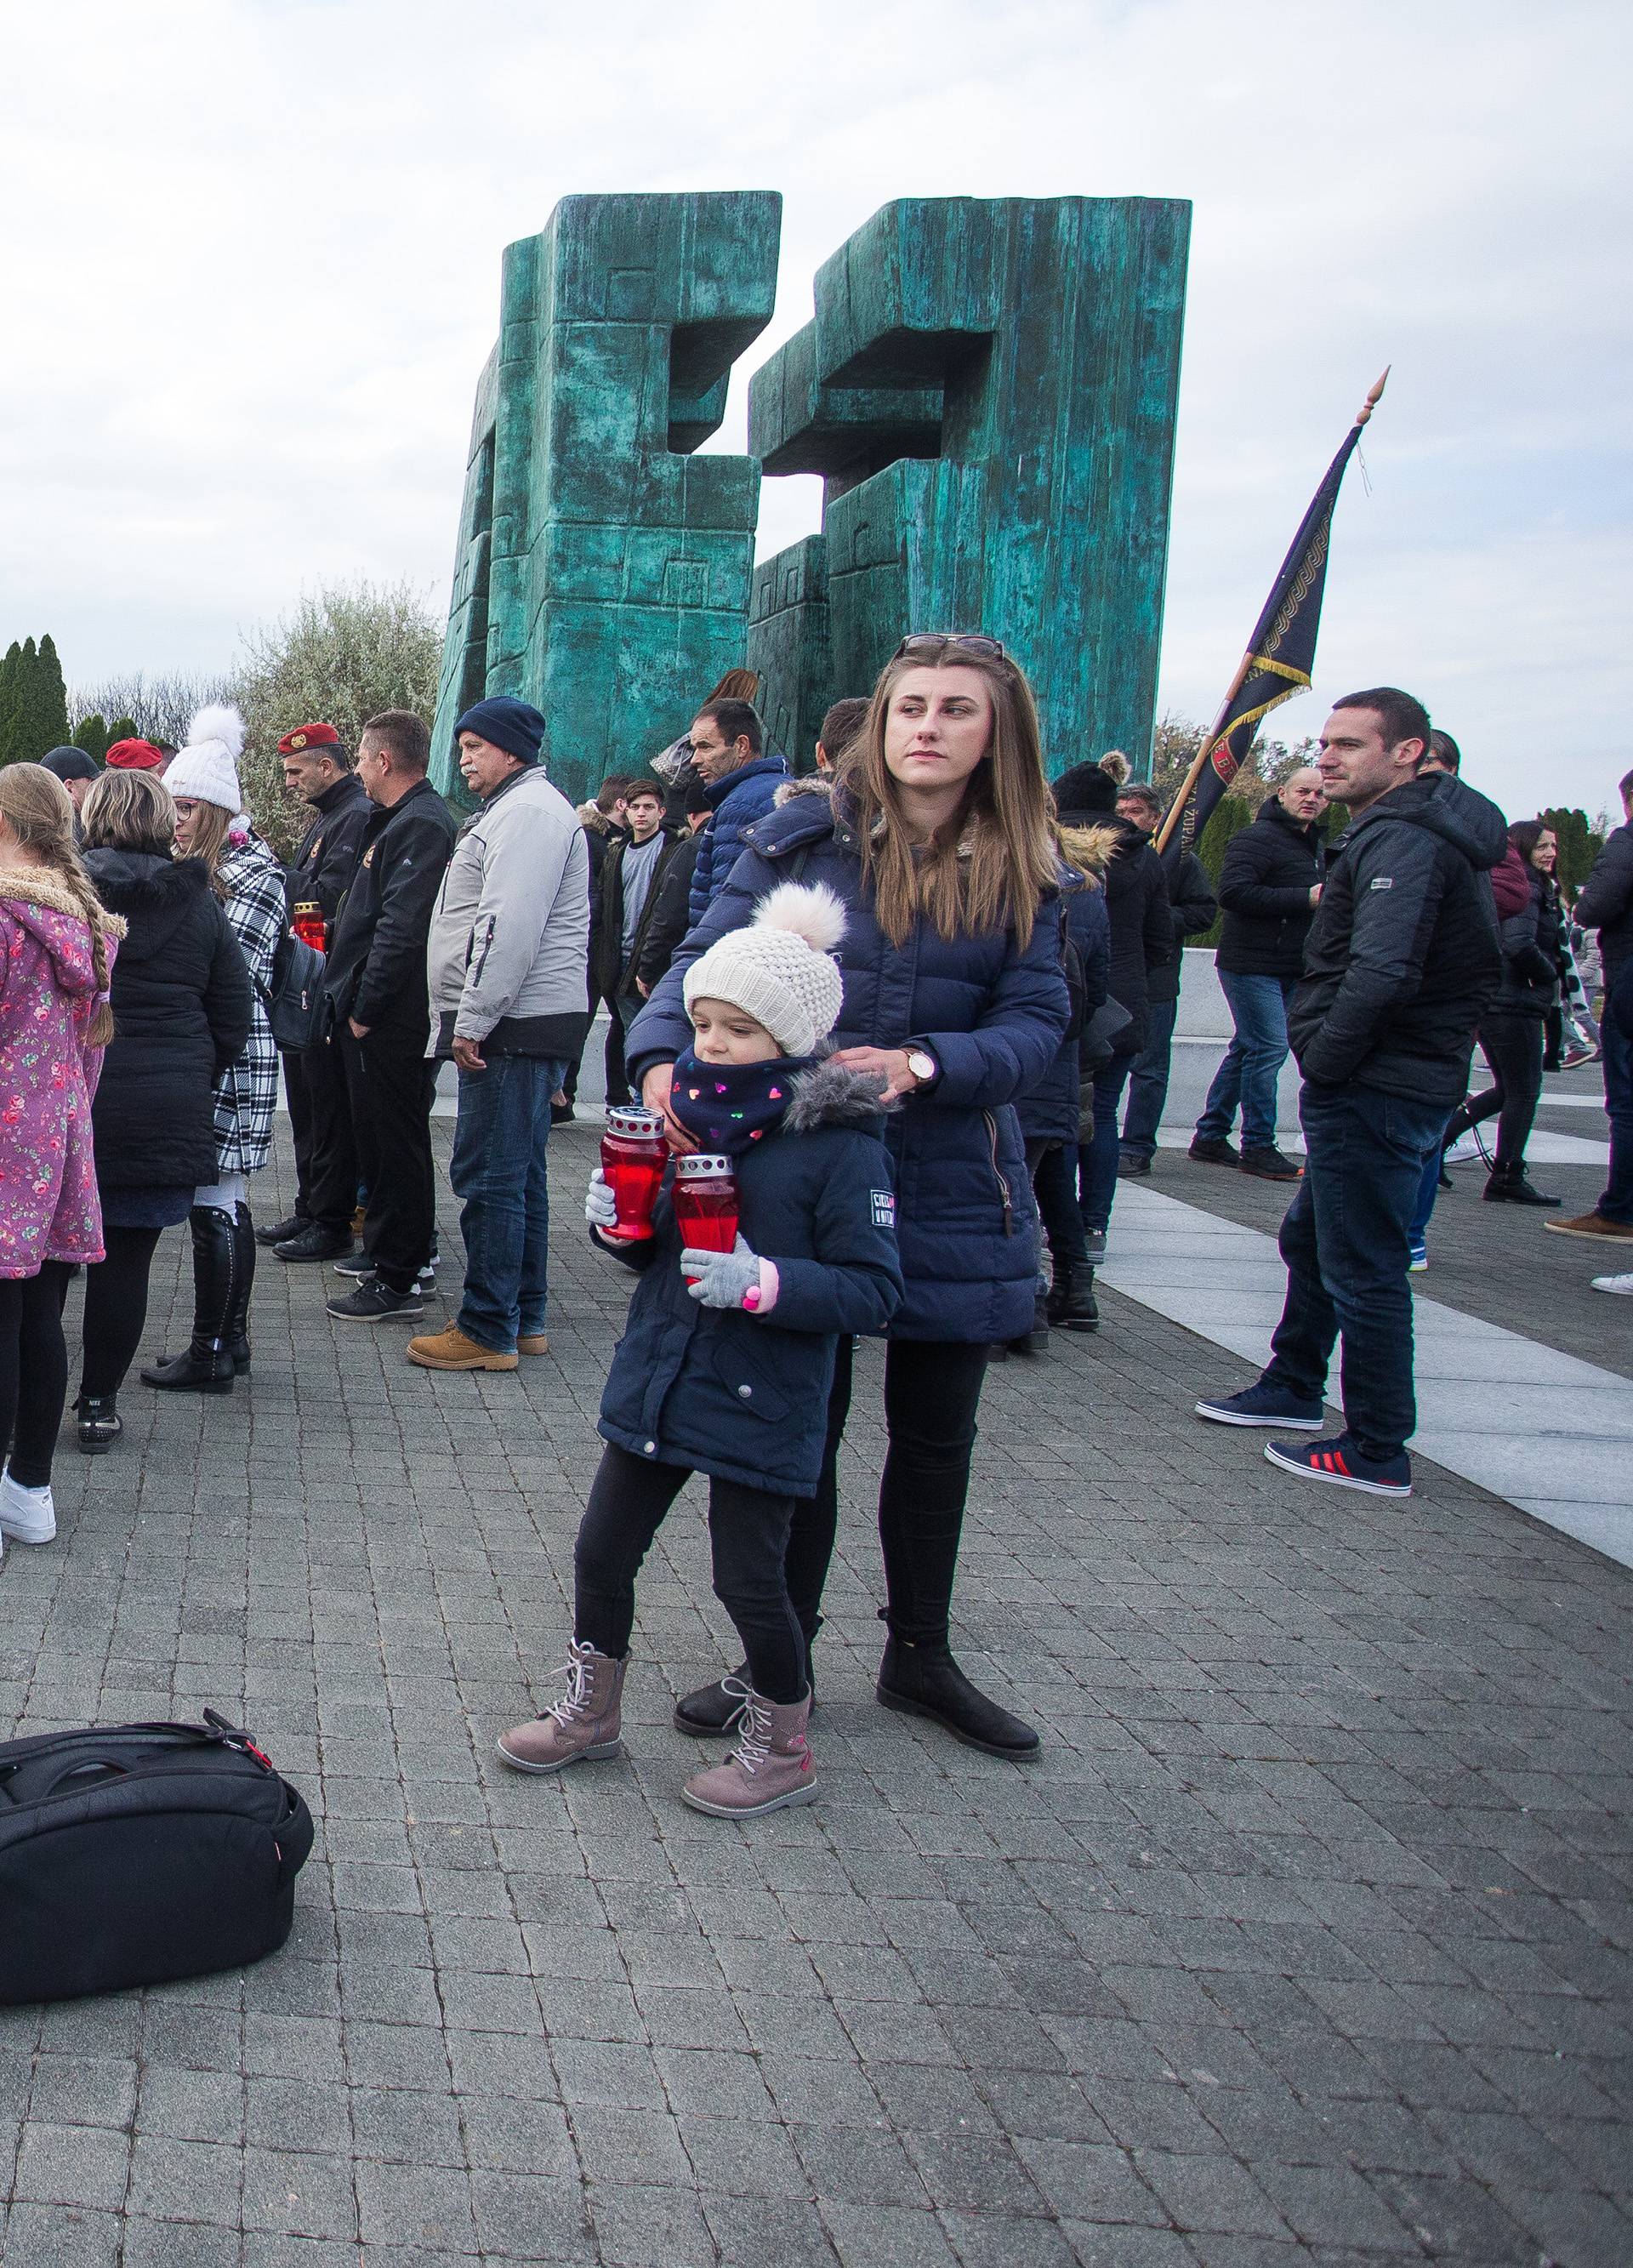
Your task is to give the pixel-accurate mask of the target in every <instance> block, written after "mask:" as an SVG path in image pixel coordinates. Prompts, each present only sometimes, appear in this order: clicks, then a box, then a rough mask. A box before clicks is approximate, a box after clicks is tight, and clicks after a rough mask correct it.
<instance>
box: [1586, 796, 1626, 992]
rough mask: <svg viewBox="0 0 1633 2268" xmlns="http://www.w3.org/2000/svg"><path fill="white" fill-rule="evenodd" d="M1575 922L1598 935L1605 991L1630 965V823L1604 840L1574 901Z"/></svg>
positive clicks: (1617, 829)
mask: <svg viewBox="0 0 1633 2268" xmlns="http://www.w3.org/2000/svg"><path fill="white" fill-rule="evenodd" d="M1577 919H1578V921H1579V922H1580V923H1581V924H1582V926H1583V928H1584V929H1596V930H1597V931H1598V932H1599V951H1600V959H1601V960H1602V961H1603V962H1604V964H1605V985H1606V989H1607V990H1608V989H1609V988H1610V987H1611V986H1612V985H1613V984H1614V983H1615V978H1616V975H1617V972H1618V971H1619V970H1620V969H1622V968H1625V967H1627V966H1629V964H1633V820H1630V821H1629V822H1628V824H1627V825H1626V826H1625V827H1618V828H1616V830H1615V833H1614V834H1613V835H1609V836H1607V837H1606V840H1605V847H1604V849H1603V850H1602V851H1600V854H1599V856H1598V858H1595V859H1594V861H1593V873H1591V874H1590V875H1589V876H1588V878H1587V880H1586V881H1585V882H1584V883H1583V885H1582V895H1581V896H1580V897H1579V898H1578V900H1577Z"/></svg>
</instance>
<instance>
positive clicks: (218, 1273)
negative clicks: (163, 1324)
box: [142, 1205, 239, 1394]
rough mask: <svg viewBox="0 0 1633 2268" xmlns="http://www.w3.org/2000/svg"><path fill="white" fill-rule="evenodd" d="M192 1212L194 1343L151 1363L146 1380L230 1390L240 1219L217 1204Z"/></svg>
mask: <svg viewBox="0 0 1633 2268" xmlns="http://www.w3.org/2000/svg"><path fill="white" fill-rule="evenodd" d="M188 1220H189V1223H190V1225H191V1226H192V1230H193V1339H192V1344H190V1345H189V1346H188V1351H187V1352H186V1353H185V1354H179V1355H174V1356H172V1357H171V1358H170V1359H169V1360H167V1361H160V1362H151V1363H149V1364H148V1365H147V1366H146V1368H145V1369H144V1370H143V1373H142V1381H143V1385H144V1386H158V1387H163V1388H174V1389H177V1390H185V1391H188V1392H191V1393H194V1394H231V1393H232V1352H231V1350H230V1349H229V1347H228V1344H227V1325H228V1322H229V1320H230V1318H231V1316H232V1310H233V1298H234V1286H235V1285H236V1283H237V1280H238V1273H239V1270H238V1223H237V1221H236V1220H235V1219H233V1217H232V1214H231V1213H230V1212H223V1211H220V1209H219V1208H218V1207H217V1206H215V1205H195V1206H194V1208H193V1210H192V1211H191V1213H190V1214H189V1215H188Z"/></svg>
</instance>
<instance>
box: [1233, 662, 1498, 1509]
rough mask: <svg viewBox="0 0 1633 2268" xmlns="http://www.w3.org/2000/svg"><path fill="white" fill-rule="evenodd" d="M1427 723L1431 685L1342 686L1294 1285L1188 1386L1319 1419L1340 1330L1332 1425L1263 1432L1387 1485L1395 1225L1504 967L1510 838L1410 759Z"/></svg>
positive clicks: (1299, 999) (1331, 722)
mask: <svg viewBox="0 0 1633 2268" xmlns="http://www.w3.org/2000/svg"><path fill="white" fill-rule="evenodd" d="M1428 740H1429V718H1428V716H1427V714H1426V712H1425V711H1424V710H1423V704H1422V703H1420V702H1417V701H1415V700H1414V699H1413V698H1412V696H1411V695H1410V694H1409V693H1402V692H1401V691H1399V690H1398V689H1396V688H1395V687H1394V686H1379V687H1377V688H1375V689H1373V690H1372V691H1371V692H1366V693H1351V694H1350V695H1348V696H1346V697H1345V698H1344V699H1343V700H1342V701H1340V702H1339V703H1337V704H1336V706H1335V709H1334V711H1333V713H1332V715H1331V716H1330V717H1329V718H1328V720H1327V724H1326V726H1325V727H1324V729H1323V731H1322V733H1321V740H1320V748H1321V755H1320V772H1321V782H1322V785H1323V788H1324V790H1325V792H1326V794H1327V798H1328V801H1329V802H1342V803H1346V804H1348V805H1349V806H1350V811H1351V813H1352V814H1354V817H1353V820H1352V822H1351V824H1350V826H1349V827H1348V828H1346V829H1345V830H1344V832H1343V834H1342V836H1340V837H1339V839H1338V842H1337V843H1335V845H1334V847H1333V851H1332V855H1331V858H1330V859H1329V861H1328V869H1327V876H1326V880H1325V882H1324V884H1323V886H1322V891H1321V899H1320V908H1319V909H1318V911H1317V913H1316V917H1315V919H1314V921H1313V923H1312V924H1311V928H1310V935H1309V939H1308V942H1307V944H1306V948H1305V964H1304V967H1305V973H1304V978H1303V981H1302V983H1300V984H1299V986H1298V990H1297V991H1296V993H1295V994H1294V996H1293V1001H1292V1007H1291V1013H1290V1015H1289V1018H1288V1025H1289V1030H1290V1034H1291V1040H1292V1045H1293V1052H1294V1054H1295V1055H1296V1056H1297V1057H1298V1066H1299V1069H1300V1070H1301V1071H1302V1072H1303V1073H1304V1091H1303V1094H1301V1096H1300V1098H1299V1117H1300V1120H1301V1122H1302V1123H1303V1126H1304V1134H1305V1147H1306V1153H1307V1156H1308V1160H1309V1164H1308V1168H1307V1171H1306V1175H1305V1178H1304V1180H1303V1181H1302V1182H1300V1184H1299V1186H1298V1193H1297V1194H1296V1196H1295V1197H1294V1198H1293V1201H1292V1203H1291V1205H1290V1206H1289V1207H1288V1209H1287V1215H1286V1218H1285V1219H1284V1221H1283V1223H1282V1233H1281V1250H1282V1257H1283V1259H1284V1261H1285V1262H1286V1263H1287V1300H1286V1304H1285V1306H1284V1308H1283V1310H1282V1320H1281V1322H1279V1323H1278V1324H1277V1326H1276V1335H1275V1337H1274V1338H1273V1339H1272V1340H1271V1342H1270V1346H1271V1359H1270V1364H1269V1368H1268V1369H1267V1370H1266V1371H1265V1372H1264V1373H1263V1375H1262V1377H1261V1378H1260V1380H1259V1381H1258V1383H1257V1384H1256V1385H1254V1386H1250V1387H1248V1388H1246V1389H1245V1391H1243V1392H1242V1393H1239V1394H1234V1395H1230V1396H1228V1397H1227V1398H1225V1399H1224V1400H1221V1401H1218V1402H1199V1403H1197V1405H1196V1410H1197V1414H1198V1416H1199V1417H1203V1418H1213V1419H1215V1420H1216V1421H1217V1422H1218V1423H1219V1424H1221V1425H1269V1426H1273V1427H1293V1428H1298V1429H1300V1430H1303V1431H1306V1432H1320V1430H1321V1427H1322V1425H1323V1424H1324V1422H1325V1413H1324V1410H1323V1402H1322V1397H1323V1395H1324V1392H1325V1389H1326V1385H1327V1372H1328V1363H1329V1362H1330V1360H1331V1358H1332V1351H1333V1347H1334V1344H1335V1342H1336V1340H1337V1338H1338V1337H1339V1335H1340V1333H1342V1337H1343V1364H1342V1381H1343V1408H1344V1431H1343V1432H1342V1433H1340V1434H1337V1435H1335V1437H1334V1438H1332V1439H1331V1440H1324V1441H1316V1442H1314V1443H1313V1444H1304V1443H1298V1442H1291V1441H1271V1442H1269V1443H1268V1444H1267V1446H1266V1448H1265V1454H1266V1456H1267V1457H1268V1458H1269V1460H1270V1462H1272V1463H1273V1464H1277V1465H1282V1466H1284V1467H1285V1468H1286V1469H1288V1470H1289V1471H1290V1472H1296V1473H1302V1474H1304V1475H1305V1476H1306V1477H1307V1478H1309V1479H1311V1480H1318V1481H1327V1482H1330V1483H1334V1484H1336V1485H1338V1486H1339V1487H1342V1488H1358V1489H1365V1490H1368V1491H1371V1492H1372V1494H1374V1495H1379V1496H1409V1495H1410V1493H1411V1488H1412V1468H1411V1462H1410V1460H1409V1458H1408V1456H1407V1454H1406V1446H1405V1445H1406V1443H1407V1441H1408V1440H1409V1438H1410V1436H1411V1433H1412V1430H1413V1428H1414V1426H1415V1425H1416V1422H1417V1413H1416V1403H1415V1402H1414V1398H1413V1393H1412V1300H1411V1294H1410V1292H1409V1289H1408V1285H1407V1228H1408V1225H1409V1221H1410V1219H1411V1215H1412V1208H1413V1204H1414V1201H1415V1199H1416V1195H1417V1189H1418V1184H1419V1182H1420V1181H1421V1179H1422V1176H1423V1168H1424V1167H1425V1166H1426V1164H1427V1163H1428V1161H1429V1160H1430V1159H1431V1157H1433V1156H1434V1154H1435V1152H1437V1151H1438V1147H1439V1144H1440V1136H1441V1130H1442V1129H1443V1128H1444V1126H1445V1119H1446V1114H1447V1112H1448V1111H1449V1110H1450V1109H1451V1108H1452V1106H1453V1104H1454V1103H1455V1102H1456V1101H1458V1100H1459V1098H1460V1096H1461V1095H1462V1094H1464V1092H1465V1091H1466V1089H1467V1084H1468V1064H1469V1057H1470V1056H1471V1055H1472V1054H1473V1052H1474V1040H1475V1025H1476V1024H1477V1023H1478V1022H1479V1020H1480V1017H1481V1014H1482V1011H1483V1009H1484V1007H1485V1005H1486V1003H1487V1001H1488V1000H1489V999H1490V996H1491V992H1492V990H1493V989H1494V987H1495V986H1496V984H1497V976H1498V973H1499V955H1498V952H1497V929H1496V924H1495V922H1494V919H1493V917H1492V912H1491V902H1490V891H1489V890H1488V889H1482V887H1481V878H1482V875H1483V874H1485V873H1489V872H1490V869H1491V868H1492V867H1493V866H1495V865H1497V862H1498V861H1499V860H1500V859H1501V858H1502V857H1503V856H1504V851H1506V849H1507V845H1508V836H1507V830H1506V828H1504V825H1503V814H1502V813H1501V812H1500V811H1498V810H1497V806H1496V805H1495V804H1492V803H1488V802H1487V800H1486V799H1485V798H1484V796H1482V795H1476V794H1475V792H1474V790H1473V789H1472V788H1467V787H1464V786H1463V785H1462V784H1461V783H1460V781H1458V780H1456V779H1453V777H1451V776H1450V775H1449V774H1442V775H1440V776H1439V777H1434V776H1428V777H1423V778H1422V779H1418V778H1416V777H1414V774H1415V772H1416V765H1417V760H1418V758H1419V756H1421V755H1422V754H1423V749H1424V747H1426V746H1427V743H1428Z"/></svg>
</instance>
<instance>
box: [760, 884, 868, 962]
mask: <svg viewBox="0 0 1633 2268" xmlns="http://www.w3.org/2000/svg"><path fill="white" fill-rule="evenodd" d="M754 927H755V928H756V929H785V930H789V931H791V932H792V933H793V935H794V936H795V937H803V938H804V939H805V943H806V944H807V945H808V946H811V947H812V948H813V950H814V951H815V952H817V953H831V952H832V951H833V950H834V947H835V946H836V945H837V944H838V943H839V940H840V939H841V938H842V937H843V935H844V933H845V909H844V906H843V904H842V902H841V900H840V899H839V898H838V897H836V896H835V894H834V892H833V891H832V890H830V889H829V888H828V884H827V883H826V882H779V883H778V884H777V886H776V889H775V890H768V891H767V893H766V895H765V896H764V897H763V898H761V901H760V902H759V904H758V905H757V906H756V907H755V908H754Z"/></svg>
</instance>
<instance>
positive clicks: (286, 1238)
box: [256, 725, 374, 1261]
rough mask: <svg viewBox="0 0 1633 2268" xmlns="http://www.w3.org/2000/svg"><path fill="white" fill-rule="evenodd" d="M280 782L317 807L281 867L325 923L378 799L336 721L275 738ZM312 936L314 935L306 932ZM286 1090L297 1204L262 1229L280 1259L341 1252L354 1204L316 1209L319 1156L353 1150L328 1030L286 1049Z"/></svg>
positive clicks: (347, 1246) (353, 866)
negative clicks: (320, 1212)
mask: <svg viewBox="0 0 1633 2268" xmlns="http://www.w3.org/2000/svg"><path fill="white" fill-rule="evenodd" d="M278 754H279V755H280V756H282V757H283V784H284V786H285V787H286V788H288V789H289V790H290V792H291V794H294V795H298V796H300V797H301V798H302V799H304V800H305V802H307V803H309V804H310V805H311V806H312V808H313V812H314V813H315V814H316V816H315V817H314V818H313V822H312V824H311V826H310V827H309V828H307V829H306V834H305V840H304V842H303V843H301V846H300V849H299V850H298V851H297V852H296V854H295V858H294V863H293V865H291V867H290V869H289V873H288V877H287V887H288V890H289V902H290V910H291V914H293V912H294V910H295V909H296V907H297V906H301V905H315V906H316V907H317V908H318V909H319V911H320V914H321V916H322V917H323V921H324V923H325V924H326V942H327V928H328V926H329V925H332V924H333V923H334V919H335V912H336V910H337V909H338V907H339V905H340V902H341V899H342V896H343V895H345V891H346V886H347V884H348V883H349V881H350V880H351V878H352V875H353V873H355V872H356V870H357V859H358V857H359V855H360V853H361V851H362V849H363V834H364V828H366V827H367V825H368V823H369V819H370V815H371V813H372V811H373V808H374V806H372V804H371V803H370V801H369V799H368V797H367V796H366V795H365V794H364V789H363V782H362V781H361V780H360V779H359V778H358V777H357V774H356V773H355V772H354V771H353V770H352V769H351V759H350V757H349V755H347V753H346V749H345V747H344V744H343V743H342V740H341V737H340V734H339V733H337V732H336V731H335V727H334V726H333V725H297V726H296V727H295V729H294V731H293V732H291V733H285V734H284V735H283V739H282V740H280V741H279V742H278ZM311 941H312V942H313V943H315V942H316V939H312V940H311ZM283 1091H284V1093H285V1094H286V1095H287V1096H288V1097H289V1115H290V1126H291V1130H292V1132H293V1134H294V1138H295V1210H294V1211H293V1212H292V1213H291V1215H290V1216H289V1218H288V1219H286V1220H279V1221H274V1222H273V1224H272V1226H270V1227H269V1228H262V1229H258V1230H257V1231H256V1235H257V1238H258V1239H259V1241H261V1243H262V1244H269V1245H270V1246H271V1247H272V1248H273V1250H274V1252H275V1253H276V1256H277V1257H278V1258H279V1259H280V1260H290V1261H299V1260H313V1261H315V1260H338V1259H340V1258H342V1257H343V1256H344V1255H345V1254H347V1253H349V1251H350V1250H351V1208H350V1206H349V1205H348V1206H347V1207H346V1208H345V1210H344V1211H343V1212H342V1213H341V1214H340V1215H338V1216H337V1217H336V1218H335V1219H318V1218H317V1217H316V1215H315V1214H314V1212H313V1204H312V1193H313V1188H314V1187H315V1186H320V1185H321V1184H323V1183H324V1182H327V1180H329V1179H330V1178H332V1177H330V1176H327V1175H325V1174H324V1173H323V1172H322V1171H321V1163H322V1161H323V1160H328V1159H330V1158H333V1157H335V1156H341V1157H350V1156H351V1154H352V1137H351V1118H350V1111H349V1105H348V1103H347V1100H346V1074H345V1071H344V1069H343V1068H342V1064H341V1060H340V1051H339V1049H337V1048H335V1047H334V1046H332V1045H331V1044H330V1043H329V1042H328V1041H327V1040H324V1041H322V1042H320V1043H319V1045H318V1046H316V1047H313V1048H304V1049H298V1050H295V1049H286V1050H285V1051H284V1055H283Z"/></svg>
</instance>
